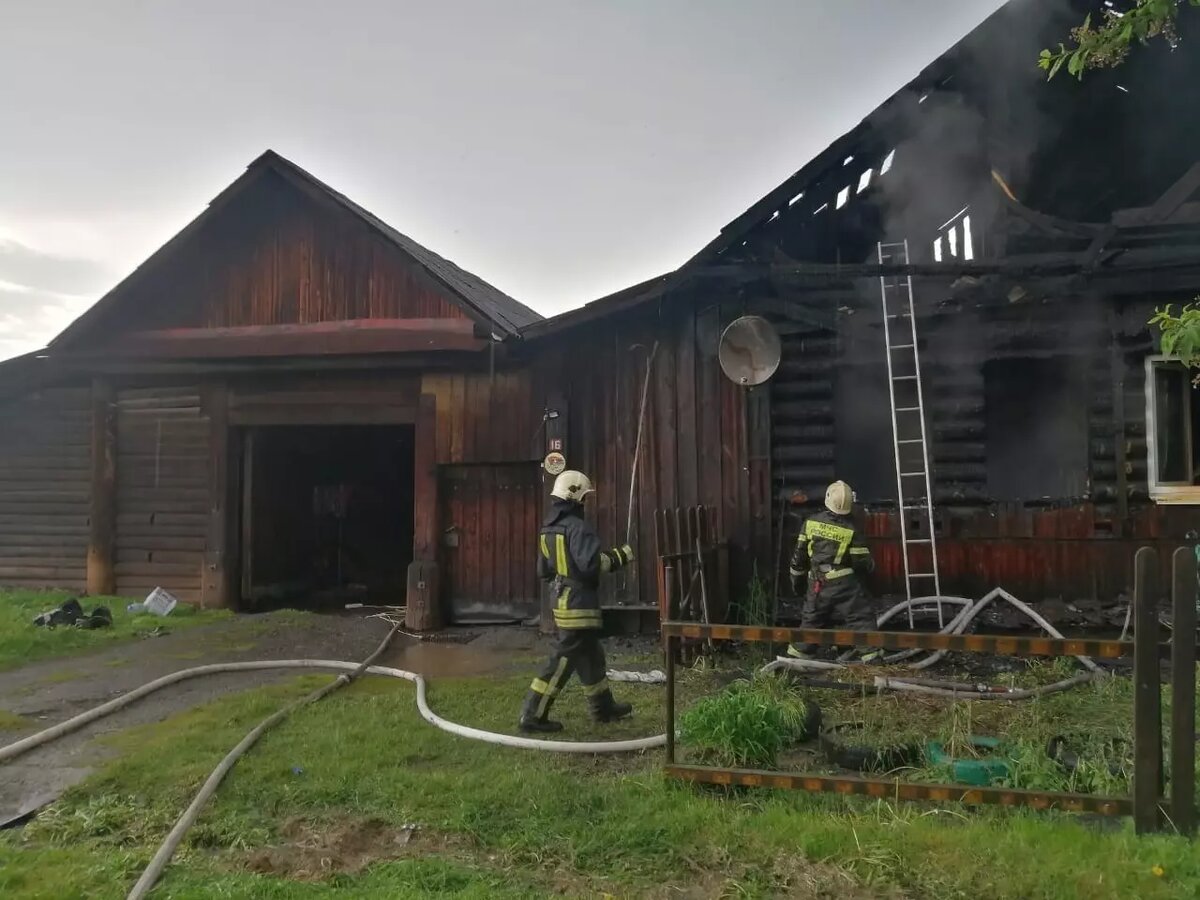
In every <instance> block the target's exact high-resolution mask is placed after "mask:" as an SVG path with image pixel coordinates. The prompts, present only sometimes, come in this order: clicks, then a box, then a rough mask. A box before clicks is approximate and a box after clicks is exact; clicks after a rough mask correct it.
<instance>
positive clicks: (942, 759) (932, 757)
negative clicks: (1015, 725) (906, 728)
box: [926, 736, 1009, 787]
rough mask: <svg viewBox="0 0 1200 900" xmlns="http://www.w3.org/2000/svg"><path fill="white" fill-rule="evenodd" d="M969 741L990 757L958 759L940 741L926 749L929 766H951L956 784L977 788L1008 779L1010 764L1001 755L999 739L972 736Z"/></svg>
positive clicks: (934, 742)
mask: <svg viewBox="0 0 1200 900" xmlns="http://www.w3.org/2000/svg"><path fill="white" fill-rule="evenodd" d="M967 741H968V742H969V743H970V744H971V746H972V747H977V748H978V749H979V750H981V751H983V752H984V753H987V754H988V755H986V756H981V757H980V758H978V759H970V758H957V757H953V756H951V755H950V754H949V753H947V752H946V749H945V746H944V745H943V744H942V743H941V742H940V741H930V742H929V745H928V746H927V748H926V754H927V755H928V757H929V764H930V765H934V766H949V767H950V771H951V772H952V773H953V776H954V781H955V782H957V783H959V784H970V785H974V786H976V787H986V786H987V785H989V784H994V783H995V782H997V781H1002V780H1003V779H1005V778H1007V777H1008V773H1009V764H1008V760H1007V759H1005V758H1004V757H1003V756H1001V755H1000V753H1001V750H1002V744H1001V741H1000V739H999V738H993V737H982V736H972V737H969V738H967Z"/></svg>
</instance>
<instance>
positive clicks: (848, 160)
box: [842, 156, 854, 166]
mask: <svg viewBox="0 0 1200 900" xmlns="http://www.w3.org/2000/svg"><path fill="white" fill-rule="evenodd" d="M852 162H854V157H853V156H847V157H846V158H845V159H844V160H842V165H843V166H848V165H850V163H852Z"/></svg>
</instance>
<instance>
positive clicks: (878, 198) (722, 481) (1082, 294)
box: [523, 0, 1200, 604]
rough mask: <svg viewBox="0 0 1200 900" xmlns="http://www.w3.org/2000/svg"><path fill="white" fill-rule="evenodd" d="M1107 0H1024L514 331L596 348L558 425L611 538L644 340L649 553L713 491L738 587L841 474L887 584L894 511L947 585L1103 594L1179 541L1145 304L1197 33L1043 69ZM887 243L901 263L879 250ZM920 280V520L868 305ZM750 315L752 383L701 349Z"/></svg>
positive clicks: (1198, 188)
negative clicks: (1101, 64)
mask: <svg viewBox="0 0 1200 900" xmlns="http://www.w3.org/2000/svg"><path fill="white" fill-rule="evenodd" d="M1110 6H1111V4H1102V3H1100V2H1092V0H1058V2H1049V3H1048V2H1033V0H1013V2H1010V3H1009V4H1007V5H1006V6H1005V7H1003V8H1001V9H1000V10H999V11H997V12H996V13H995V14H994V15H993V16H991V17H990V18H989V19H987V20H986V21H985V22H984V23H983V24H982V25H980V26H979V28H977V29H976V30H975V31H973V32H972V33H971V34H969V35H968V36H967V37H966V38H964V39H963V40H962V41H961V42H960V43H959V44H957V45H956V46H955V47H953V48H951V50H949V51H948V52H947V53H946V54H944V55H943V56H942V57H940V58H939V59H937V60H936V61H934V62H933V63H932V64H930V65H929V66H928V67H927V68H926V69H924V70H923V71H922V72H921V73H920V74H919V75H918V76H917V77H916V78H915V79H914V80H913V81H912V82H911V83H909V84H907V85H905V86H904V87H903V88H901V89H900V90H899V91H897V92H896V94H894V95H893V96H892V97H891V98H889V99H888V100H887V101H886V102H885V103H884V104H882V105H881V106H880V107H879V108H878V109H876V110H875V111H874V112H872V113H871V114H870V115H869V116H868V117H867V118H866V119H864V120H863V121H862V122H861V123H860V124H859V125H858V126H857V127H855V128H854V129H852V130H851V131H850V132H849V133H847V134H845V135H844V136H842V137H841V138H839V139H838V140H837V141H835V142H834V143H833V144H832V145H831V146H830V147H828V148H827V149H826V150H825V151H824V152H823V153H821V154H820V155H818V156H817V157H816V158H814V159H813V160H811V161H810V162H808V163H807V164H806V165H804V166H803V167H802V168H801V169H799V170H798V171H797V172H796V173H795V174H794V175H792V176H791V177H790V178H788V179H786V180H785V181H784V182H783V183H782V184H780V185H779V186H778V187H777V188H775V189H774V190H773V191H771V192H770V193H769V194H767V195H766V196H765V197H763V198H762V199H760V200H759V201H758V202H756V203H755V204H754V205H753V206H751V207H750V208H749V209H748V210H747V211H746V212H745V213H744V214H742V215H741V216H739V217H738V218H737V219H735V220H734V221H732V222H730V223H729V224H728V225H727V226H726V227H725V228H723V229H722V230H721V232H720V234H719V235H718V237H717V238H715V239H714V240H713V241H712V242H711V243H709V244H708V245H707V246H706V247H704V248H702V249H701V250H700V252H699V253H697V254H696V255H695V256H694V257H693V258H692V259H691V260H689V261H688V262H687V263H686V264H685V265H683V266H682V267H681V268H680V269H678V270H677V271H675V272H672V273H669V274H667V275H665V276H663V277H662V278H659V279H654V280H652V281H650V282H647V283H646V284H644V285H639V286H637V287H634V288H631V289H629V290H627V291H623V292H621V293H619V294H617V295H614V296H612V297H608V298H605V299H603V300H600V301H597V302H595V303H593V304H590V305H589V306H587V307H584V308H582V309H580V310H576V311H573V312H570V313H567V314H565V315H562V316H559V317H556V318H554V319H550V320H548V321H545V322H541V323H536V324H534V325H531V326H529V327H528V328H527V329H525V330H524V332H523V337H524V341H523V344H524V347H523V349H524V350H525V351H526V352H534V351H535V349H536V348H537V347H538V346H539V344H541V343H549V342H551V340H553V342H554V343H557V344H559V345H561V346H560V347H559V350H558V352H560V353H562V354H563V357H564V359H567V360H569V359H578V358H580V355H581V354H585V353H586V354H587V356H588V359H589V360H593V359H594V360H595V363H596V364H595V366H592V365H590V364H589V365H588V366H587V367H585V368H586V369H587V370H588V371H587V372H586V374H585V373H584V372H575V373H574V382H573V383H572V395H571V396H572V398H573V399H574V400H576V401H577V402H575V403H574V404H573V406H572V415H573V418H572V420H571V433H572V444H573V445H574V446H575V447H577V448H579V449H578V451H577V452H578V454H580V457H581V458H580V464H581V465H583V466H584V467H585V468H588V469H589V470H594V471H597V472H598V473H599V474H600V477H601V479H602V483H604V484H617V485H618V486H621V490H618V491H616V492H614V493H613V494H612V495H606V496H605V497H604V498H602V499H601V507H602V512H601V516H602V520H603V521H604V522H605V523H606V525H607V527H608V528H610V529H612V530H619V528H620V526H621V523H622V522H623V515H624V509H623V507H622V503H623V498H624V487H623V486H624V485H626V484H627V483H628V482H627V477H628V476H627V475H625V474H624V473H623V471H622V466H621V461H622V460H627V459H628V458H629V456H630V454H631V452H632V451H631V448H632V446H633V442H634V438H635V434H636V421H635V415H636V414H635V411H634V406H635V405H636V401H637V385H638V379H639V377H640V372H641V370H642V367H644V365H645V357H646V354H645V349H646V348H648V347H650V346H652V344H653V342H654V341H655V340H657V341H659V342H660V343H659V349H658V353H657V356H656V360H655V369H654V374H653V380H652V388H651V397H652V405H651V411H650V414H649V416H648V425H647V427H648V428H649V429H650V434H651V440H650V444H649V446H650V450H651V456H650V457H649V458H648V459H646V460H645V461H644V466H643V468H642V471H641V476H640V484H641V485H643V486H644V488H645V491H646V495H645V497H644V498H643V500H642V504H643V506H642V508H641V515H640V517H639V521H640V523H641V533H642V534H643V536H644V537H643V541H642V545H641V546H642V549H643V552H645V551H646V550H647V549H650V542H648V541H647V540H646V539H645V536H646V535H647V534H648V533H649V529H650V527H651V522H650V519H649V518H648V516H647V509H646V507H647V506H649V505H658V506H663V507H670V506H675V505H692V504H704V505H706V506H709V507H712V508H715V509H716V510H717V514H718V520H719V522H720V527H721V531H722V533H723V534H724V535H725V536H726V537H727V538H728V540H729V541H730V543H731V548H732V561H733V572H732V578H733V583H732V585H731V590H732V592H733V593H734V595H735V596H736V595H737V594H738V593H739V592H740V591H741V590H742V589H743V586H744V585H745V584H746V581H747V579H749V578H750V577H751V575H752V574H753V572H754V571H755V568H757V572H758V574H759V576H760V577H763V578H765V579H767V580H768V581H770V580H771V579H772V578H773V576H774V575H775V574H776V573H777V572H778V564H779V563H778V561H779V554H780V547H781V546H786V544H787V543H788V542H790V540H791V537H792V534H793V533H794V532H793V529H794V527H795V523H796V521H797V519H798V517H797V516H795V515H791V514H789V515H786V516H785V515H781V514H782V513H791V512H792V510H789V509H788V508H787V507H786V506H782V505H781V504H782V503H783V501H786V500H788V499H789V498H792V497H793V496H794V495H796V494H797V493H799V495H800V496H802V497H807V498H809V503H810V504H815V503H818V502H819V500H820V498H821V497H822V496H823V492H824V487H825V486H826V485H827V484H828V483H829V482H830V481H832V480H833V479H835V478H842V479H845V480H847V481H849V482H850V483H851V484H852V485H853V486H854V487H855V489H856V491H857V494H858V499H859V501H860V505H861V509H860V514H861V515H862V517H863V526H864V528H865V530H866V533H867V534H868V535H869V536H870V537H871V538H872V539H873V544H874V547H875V551H876V557H877V560H878V562H879V567H878V571H877V574H876V576H875V579H874V585H873V587H874V588H875V589H876V590H877V591H879V592H889V593H903V591H904V589H905V583H904V559H903V556H902V552H901V544H900V519H899V517H900V515H901V514H902V512H903V514H904V515H905V516H907V517H908V521H907V523H906V524H907V526H908V532H909V536H910V537H915V538H916V539H918V540H919V539H923V538H925V539H927V538H930V537H933V538H936V540H937V544H938V557H939V558H938V563H939V569H940V573H941V586H942V590H943V593H951V594H959V595H964V596H979V595H980V594H981V593H983V592H985V591H987V590H989V589H991V588H992V587H995V586H1002V587H1005V588H1006V589H1008V590H1010V591H1013V592H1015V593H1017V594H1018V595H1020V596H1023V597H1026V598H1028V599H1031V600H1034V601H1041V600H1047V599H1053V598H1060V599H1062V600H1064V601H1067V602H1071V601H1081V600H1083V601H1086V600H1091V601H1094V602H1096V603H1098V604H1106V603H1109V602H1111V601H1112V600H1114V599H1115V598H1117V597H1118V596H1120V595H1121V593H1122V592H1123V591H1125V590H1126V589H1127V588H1128V587H1129V586H1130V585H1131V581H1132V579H1131V566H1132V560H1133V554H1134V551H1135V549H1136V548H1137V547H1139V546H1142V545H1145V544H1153V543H1161V544H1163V545H1166V546H1169V547H1174V546H1177V545H1178V543H1179V542H1181V541H1184V540H1187V539H1189V535H1190V534H1191V533H1192V531H1193V529H1197V527H1198V524H1197V518H1196V516H1195V514H1194V512H1193V510H1192V509H1191V508H1190V505H1191V504H1195V503H1197V502H1200V468H1198V466H1200V455H1198V454H1200V451H1198V450H1197V448H1198V447H1200V441H1197V439H1196V438H1195V437H1194V435H1195V434H1196V432H1197V414H1198V411H1200V403H1198V402H1197V399H1196V398H1197V396H1198V395H1197V393H1196V392H1195V391H1192V390H1190V388H1189V386H1188V375H1187V373H1186V372H1185V371H1184V370H1183V369H1182V368H1181V367H1179V366H1178V365H1176V364H1174V363H1172V362H1171V361H1169V360H1164V359H1161V358H1160V357H1158V356H1156V355H1155V347H1156V344H1155V340H1154V336H1153V335H1152V333H1151V329H1150V328H1149V327H1148V326H1147V321H1148V319H1149V318H1150V317H1151V315H1152V314H1153V312H1154V310H1155V308H1156V307H1157V306H1160V305H1163V304H1166V303H1175V304H1180V303H1182V302H1187V301H1189V300H1191V299H1193V298H1194V297H1196V296H1197V295H1200V120H1198V119H1197V118H1196V116H1195V114H1194V110H1195V109H1196V108H1197V107H1196V102H1197V85H1200V77H1198V76H1200V44H1198V43H1197V41H1200V32H1198V30H1197V28H1196V24H1197V23H1196V22H1194V21H1192V19H1189V18H1188V17H1187V16H1184V17H1183V21H1182V23H1181V26H1182V29H1183V30H1182V34H1181V40H1180V42H1179V45H1178V47H1177V48H1175V49H1172V48H1171V47H1170V46H1168V44H1167V43H1166V42H1165V41H1164V42H1160V43H1159V44H1157V45H1151V46H1147V47H1145V48H1142V49H1139V50H1138V51H1137V52H1136V53H1134V54H1133V55H1132V56H1131V57H1130V59H1129V60H1128V61H1127V62H1126V63H1125V64H1124V65H1123V66H1122V67H1120V68H1118V69H1114V70H1106V71H1099V72H1092V73H1089V74H1088V76H1087V77H1086V79H1084V80H1083V81H1082V82H1080V81H1077V80H1075V79H1072V78H1069V77H1066V76H1061V77H1059V78H1057V79H1055V80H1053V81H1051V82H1049V83H1047V81H1046V79H1045V76H1044V73H1042V72H1041V71H1040V70H1039V69H1038V68H1037V67H1036V65H1035V60H1036V59H1037V57H1038V53H1039V51H1040V49H1041V48H1042V47H1046V46H1054V45H1055V44H1056V42H1057V40H1059V39H1060V38H1061V36H1063V35H1065V34H1067V33H1068V32H1069V31H1070V29H1071V28H1072V27H1073V26H1075V25H1077V24H1079V23H1080V22H1082V21H1083V19H1084V17H1085V16H1086V15H1088V14H1089V13H1091V14H1093V15H1097V16H1098V15H1099V14H1100V13H1101V12H1102V10H1103V9H1104V8H1108V7H1110ZM1117 6H1120V4H1117ZM1193 18H1194V17H1193ZM900 242H907V245H908V259H907V262H906V263H905V262H904V261H903V260H902V259H898V258H897V254H896V252H895V250H894V249H890V250H889V249H885V250H884V256H883V259H882V264H881V248H880V245H881V244H885V245H886V244H895V243H900ZM909 278H911V279H912V296H913V303H914V314H915V331H916V336H917V340H916V343H917V346H918V347H919V352H920V365H921V375H922V379H923V387H924V404H923V408H924V417H925V420H926V426H927V435H928V441H929V454H930V463H929V465H930V470H931V482H932V484H931V488H932V490H931V493H932V499H933V507H934V515H933V517H932V521H930V520H929V518H928V517H925V520H924V521H922V516H920V515H919V514H917V513H915V512H913V511H911V510H903V511H902V510H901V509H900V506H901V505H903V504H902V503H901V502H899V497H898V490H897V472H898V469H900V470H906V469H908V468H910V466H911V464H912V461H913V460H912V457H911V455H909V456H907V457H905V456H904V454H905V452H906V451H905V450H904V449H902V450H901V456H902V457H903V458H902V459H901V463H903V464H898V462H897V458H896V449H895V447H894V445H893V422H892V408H893V406H897V407H902V404H903V401H902V400H901V399H900V398H901V394H900V393H897V398H898V399H897V400H896V402H895V403H893V401H892V398H891V395H890V393H889V372H888V359H887V357H888V351H887V349H886V344H885V337H884V328H883V324H884V319H883V317H884V313H883V299H882V292H883V290H884V288H883V285H884V284H887V285H888V286H889V287H891V286H893V285H895V283H896V282H897V281H907V280H908V279H909ZM893 302H894V301H893ZM892 311H893V312H895V308H894V307H893V308H892ZM743 314H757V315H761V316H763V317H766V318H768V319H769V320H770V321H772V322H773V323H774V324H775V326H776V328H777V330H778V331H779V333H780V335H781V339H782V346H783V353H782V361H781V365H780V367H779V369H778V371H777V373H776V375H775V376H774V378H773V379H772V380H771V381H770V382H769V383H768V384H767V385H764V386H762V387H758V388H753V389H749V390H746V389H742V388H739V387H737V386H736V385H733V384H731V383H729V382H728V381H727V380H726V379H724V377H723V376H722V375H721V374H720V372H719V369H718V366H717V362H716V356H717V348H718V341H719V338H720V334H721V331H722V329H723V327H724V326H725V325H726V324H727V323H729V322H730V321H731V320H732V319H733V318H734V317H736V316H739V315H743ZM905 327H907V326H905ZM893 343H895V341H893ZM563 347H565V348H566V349H563ZM896 349H898V348H896ZM536 352H537V354H538V355H539V356H540V355H542V354H544V353H545V352H548V351H536ZM893 362H894V363H898V358H897V357H893ZM551 369H552V370H555V369H556V367H555V366H551ZM556 370H557V371H560V372H561V371H563V369H562V367H561V366H559V367H557V369H556ZM894 374H896V375H897V376H901V375H905V374H911V373H906V372H905V370H902V369H896V371H895V373H894ZM581 408H582V416H583V420H582V421H580V415H581V413H580V409H581ZM909 449H916V448H915V447H914V448H909ZM614 478H615V479H616V481H615V482H614V480H613V479H614ZM622 479H624V480H622ZM920 493H922V494H924V491H923V490H922V491H921V492H920ZM921 499H924V498H923V497H922V498H921ZM605 504H608V509H607V511H605V510H604V506H605ZM781 523H782V527H781ZM930 530H932V531H933V535H930V534H929V533H928V532H929V531H930ZM781 532H783V533H782V534H781ZM610 533H611V532H610ZM914 551H915V548H914ZM914 551H910V552H914ZM915 552H917V553H918V555H917V556H912V557H910V563H911V564H912V567H913V569H914V570H919V569H920V568H923V566H922V565H921V559H920V557H919V551H915ZM926 552H927V551H926ZM1169 555H1170V554H1169V553H1165V552H1164V553H1161V554H1160V558H1162V559H1166V558H1167V557H1168V556H1169ZM926 559H927V558H926ZM924 568H927V567H924ZM1164 583H1165V582H1164ZM645 584H649V582H645ZM647 593H648V591H647V590H645V589H644V590H643V595H645V594H647Z"/></svg>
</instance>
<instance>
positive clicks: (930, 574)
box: [908, 572, 937, 578]
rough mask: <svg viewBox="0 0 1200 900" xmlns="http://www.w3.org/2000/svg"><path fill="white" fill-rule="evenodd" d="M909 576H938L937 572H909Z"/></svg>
mask: <svg viewBox="0 0 1200 900" xmlns="http://www.w3.org/2000/svg"><path fill="white" fill-rule="evenodd" d="M908 577H909V578H937V573H936V572H909V573H908Z"/></svg>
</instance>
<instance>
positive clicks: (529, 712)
mask: <svg viewBox="0 0 1200 900" xmlns="http://www.w3.org/2000/svg"><path fill="white" fill-rule="evenodd" d="M543 699H544V698H543V697H542V695H541V694H539V693H538V692H537V691H526V692H525V702H524V703H523V704H522V705H521V719H520V721H519V722H518V724H517V727H518V728H520V729H521V731H524V732H525V733H526V734H553V733H554V732H556V731H562V722H551V721H550V720H549V719H548V718H547V716H548V715H549V713H550V705H551V703H553V702H554V701H551V702H550V703H547V704H546V710H545V712H543V713H542V714H541V715H540V716H539V715H538V711H537V709H538V707H539V706H540V705H541V703H542V700H543Z"/></svg>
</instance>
